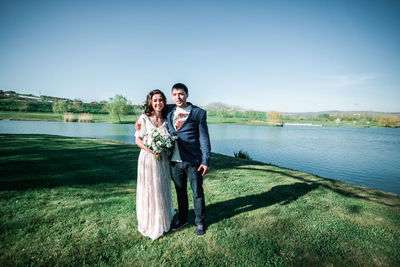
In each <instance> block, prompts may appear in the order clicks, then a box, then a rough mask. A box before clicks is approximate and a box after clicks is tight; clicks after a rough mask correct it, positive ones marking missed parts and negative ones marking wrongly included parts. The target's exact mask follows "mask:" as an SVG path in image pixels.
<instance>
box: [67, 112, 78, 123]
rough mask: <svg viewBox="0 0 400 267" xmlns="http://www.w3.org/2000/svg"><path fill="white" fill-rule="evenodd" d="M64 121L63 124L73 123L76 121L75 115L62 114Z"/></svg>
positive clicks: (69, 113)
mask: <svg viewBox="0 0 400 267" xmlns="http://www.w3.org/2000/svg"><path fill="white" fill-rule="evenodd" d="M64 121H65V122H74V121H76V119H75V114H74V113H71V112H68V113H64Z"/></svg>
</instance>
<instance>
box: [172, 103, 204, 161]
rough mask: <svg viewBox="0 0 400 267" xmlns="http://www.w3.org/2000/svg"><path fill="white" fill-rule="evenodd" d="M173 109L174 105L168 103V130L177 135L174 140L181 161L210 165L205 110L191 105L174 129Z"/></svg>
mask: <svg viewBox="0 0 400 267" xmlns="http://www.w3.org/2000/svg"><path fill="white" fill-rule="evenodd" d="M188 104H189V105H191V104H190V103H188ZM175 109H176V105H168V114H167V121H168V131H169V132H170V134H171V135H177V136H178V139H177V140H176V142H177V143H178V149H179V154H180V156H181V159H182V162H187V163H190V164H192V165H197V166H198V165H200V164H203V165H206V166H210V151H211V145H210V136H209V134H208V127H207V112H206V111H205V110H204V109H201V108H199V107H197V106H195V105H192V110H191V111H190V113H189V116H188V118H187V119H186V121H185V122H184V123H183V124H182V126H181V127H180V128H179V130H178V131H176V130H175V128H174V124H173V120H174V118H173V114H174V111H175Z"/></svg>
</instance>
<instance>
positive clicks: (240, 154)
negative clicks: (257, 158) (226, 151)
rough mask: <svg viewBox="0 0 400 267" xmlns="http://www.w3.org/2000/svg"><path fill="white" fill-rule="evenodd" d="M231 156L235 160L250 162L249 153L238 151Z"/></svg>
mask: <svg viewBox="0 0 400 267" xmlns="http://www.w3.org/2000/svg"><path fill="white" fill-rule="evenodd" d="M233 155H234V156H235V158H241V159H248V160H252V158H251V157H250V155H249V153H247V152H246V151H243V150H239V151H238V152H233Z"/></svg>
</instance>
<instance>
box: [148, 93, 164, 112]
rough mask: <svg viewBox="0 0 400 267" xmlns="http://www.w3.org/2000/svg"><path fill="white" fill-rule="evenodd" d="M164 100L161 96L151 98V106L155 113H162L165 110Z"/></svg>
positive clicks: (156, 95)
mask: <svg viewBox="0 0 400 267" xmlns="http://www.w3.org/2000/svg"><path fill="white" fill-rule="evenodd" d="M164 105H165V103H164V99H163V98H162V96H161V95H160V94H155V95H153V97H152V98H151V106H152V107H153V109H154V111H156V112H161V111H162V110H163V108H164Z"/></svg>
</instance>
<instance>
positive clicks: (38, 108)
mask: <svg viewBox="0 0 400 267" xmlns="http://www.w3.org/2000/svg"><path fill="white" fill-rule="evenodd" d="M0 110H3V111H26V112H53V110H52V103H50V102H34V101H24V100H10V99H3V100H0Z"/></svg>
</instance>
